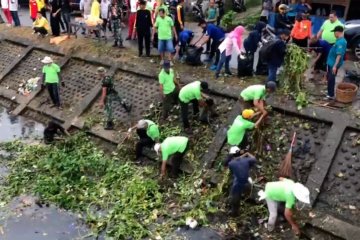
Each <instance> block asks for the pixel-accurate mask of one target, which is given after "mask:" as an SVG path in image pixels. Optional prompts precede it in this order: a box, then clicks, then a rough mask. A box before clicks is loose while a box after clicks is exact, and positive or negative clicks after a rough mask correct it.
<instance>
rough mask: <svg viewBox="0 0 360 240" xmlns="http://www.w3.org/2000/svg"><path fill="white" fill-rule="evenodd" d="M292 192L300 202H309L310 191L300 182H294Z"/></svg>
mask: <svg viewBox="0 0 360 240" xmlns="http://www.w3.org/2000/svg"><path fill="white" fill-rule="evenodd" d="M292 192H293V194H294V195H295V197H296V199H297V200H299V201H300V202H303V203H307V204H310V191H309V189H308V188H307V187H305V186H304V185H302V184H301V183H295V184H294V186H293V187H292Z"/></svg>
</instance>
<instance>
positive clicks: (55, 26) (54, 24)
mask: <svg viewBox="0 0 360 240" xmlns="http://www.w3.org/2000/svg"><path fill="white" fill-rule="evenodd" d="M50 26H51V31H52V34H53V36H60V14H58V15H57V16H55V17H53V16H52V15H50Z"/></svg>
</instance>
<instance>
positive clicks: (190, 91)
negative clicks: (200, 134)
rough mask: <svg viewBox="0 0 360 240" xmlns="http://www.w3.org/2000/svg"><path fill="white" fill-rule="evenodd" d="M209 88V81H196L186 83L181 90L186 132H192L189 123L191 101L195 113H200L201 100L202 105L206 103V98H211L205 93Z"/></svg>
mask: <svg viewBox="0 0 360 240" xmlns="http://www.w3.org/2000/svg"><path fill="white" fill-rule="evenodd" d="M208 90H209V85H208V83H207V82H200V81H195V82H192V83H189V84H187V85H185V86H184V87H183V88H182V89H181V90H180V92H179V100H180V107H181V119H182V122H183V125H184V129H185V131H186V132H188V133H190V132H191V130H190V123H189V118H188V115H189V103H192V105H193V114H194V115H197V114H198V113H199V101H200V105H201V106H205V105H206V100H208V101H209V100H210V99H209V97H208V96H207V95H206V94H204V92H207V91H208Z"/></svg>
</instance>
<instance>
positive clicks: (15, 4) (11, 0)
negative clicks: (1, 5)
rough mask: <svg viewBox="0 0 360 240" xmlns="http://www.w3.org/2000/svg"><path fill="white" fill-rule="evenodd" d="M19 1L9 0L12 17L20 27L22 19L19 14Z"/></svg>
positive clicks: (16, 25)
mask: <svg viewBox="0 0 360 240" xmlns="http://www.w3.org/2000/svg"><path fill="white" fill-rule="evenodd" d="M18 9H19V3H18V0H9V10H10V13H11V17H12V19H13V20H14V25H15V27H20V25H21V24H20V19H19V15H18Z"/></svg>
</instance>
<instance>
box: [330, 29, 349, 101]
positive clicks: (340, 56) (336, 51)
mask: <svg viewBox="0 0 360 240" xmlns="http://www.w3.org/2000/svg"><path fill="white" fill-rule="evenodd" d="M333 32H334V35H335V37H336V42H335V44H334V45H333V46H332V47H331V49H330V52H329V55H328V58H327V61H326V64H327V82H328V93H327V96H326V99H327V100H334V97H335V82H336V75H337V72H338V70H339V68H340V67H341V66H342V65H343V63H344V56H345V53H346V45H347V42H346V40H345V38H344V28H343V27H342V26H336V27H335V28H334V30H333Z"/></svg>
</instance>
